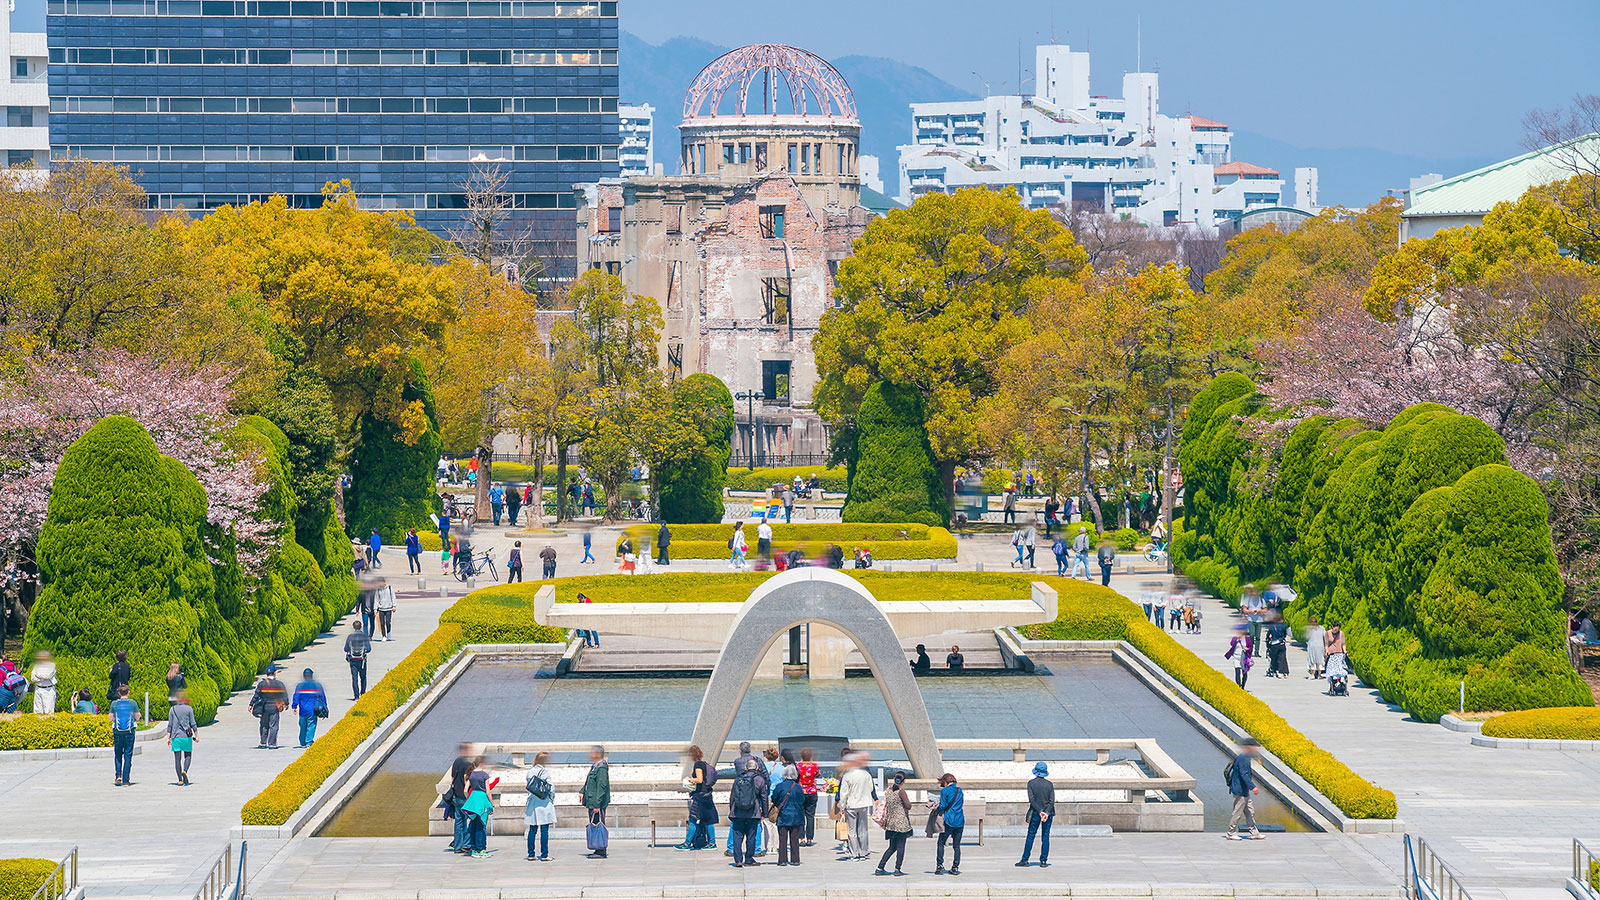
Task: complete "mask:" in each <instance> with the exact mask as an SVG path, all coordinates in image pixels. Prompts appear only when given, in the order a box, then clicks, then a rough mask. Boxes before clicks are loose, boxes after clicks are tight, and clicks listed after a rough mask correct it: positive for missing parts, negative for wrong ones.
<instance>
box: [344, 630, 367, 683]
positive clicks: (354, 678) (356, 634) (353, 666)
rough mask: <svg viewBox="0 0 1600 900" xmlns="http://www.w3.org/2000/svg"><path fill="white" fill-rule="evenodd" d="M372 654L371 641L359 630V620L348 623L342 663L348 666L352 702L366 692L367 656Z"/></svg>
mask: <svg viewBox="0 0 1600 900" xmlns="http://www.w3.org/2000/svg"><path fill="white" fill-rule="evenodd" d="M371 652H372V640H371V639H370V638H368V637H367V633H366V632H365V631H363V630H362V629H361V622H360V620H359V619H358V620H356V621H354V622H351V623H350V633H349V634H348V635H345V639H344V661H345V662H347V663H349V664H350V693H351V694H354V695H355V696H353V697H351V698H350V699H352V700H360V699H361V695H362V694H365V693H366V692H367V655H368V654H370V653H371Z"/></svg>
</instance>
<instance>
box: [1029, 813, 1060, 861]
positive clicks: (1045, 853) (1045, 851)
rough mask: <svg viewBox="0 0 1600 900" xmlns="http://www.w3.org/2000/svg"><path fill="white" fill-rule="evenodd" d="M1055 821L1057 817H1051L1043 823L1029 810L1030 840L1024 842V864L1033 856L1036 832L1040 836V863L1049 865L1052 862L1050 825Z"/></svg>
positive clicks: (1037, 815)
mask: <svg viewBox="0 0 1600 900" xmlns="http://www.w3.org/2000/svg"><path fill="white" fill-rule="evenodd" d="M1055 820H1056V819H1055V816H1051V817H1050V818H1048V819H1045V820H1044V821H1042V822H1041V821H1039V814H1038V813H1037V812H1035V811H1033V810H1031V809H1030V810H1028V839H1027V840H1025V841H1023V842H1022V861H1023V862H1027V861H1028V857H1029V856H1031V855H1033V835H1034V833H1035V832H1037V833H1038V834H1039V862H1040V863H1047V862H1049V861H1050V825H1051V823H1053V822H1055Z"/></svg>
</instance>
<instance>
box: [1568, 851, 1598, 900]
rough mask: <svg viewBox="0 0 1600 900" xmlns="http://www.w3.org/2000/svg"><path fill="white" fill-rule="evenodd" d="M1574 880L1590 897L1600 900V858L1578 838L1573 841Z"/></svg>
mask: <svg viewBox="0 0 1600 900" xmlns="http://www.w3.org/2000/svg"><path fill="white" fill-rule="evenodd" d="M1572 880H1573V881H1574V882H1575V883H1576V884H1577V885H1578V887H1580V888H1582V889H1583V890H1584V891H1586V892H1587V893H1588V894H1589V896H1590V897H1594V898H1596V900H1600V857H1597V856H1595V854H1594V851H1593V850H1590V849H1589V845H1588V844H1585V843H1584V842H1583V841H1580V840H1578V839H1577V838H1573V839H1572Z"/></svg>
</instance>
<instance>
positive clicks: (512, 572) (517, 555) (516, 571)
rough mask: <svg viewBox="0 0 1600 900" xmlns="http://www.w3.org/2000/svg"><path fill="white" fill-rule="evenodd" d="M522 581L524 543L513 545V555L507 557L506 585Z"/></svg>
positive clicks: (519, 542) (518, 542)
mask: <svg viewBox="0 0 1600 900" xmlns="http://www.w3.org/2000/svg"><path fill="white" fill-rule="evenodd" d="M521 580H522V542H521V541H517V542H515V543H513V544H512V545H511V555H509V556H507V557H506V584H510V583H512V582H513V581H521Z"/></svg>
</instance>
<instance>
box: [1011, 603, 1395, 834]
mask: <svg viewBox="0 0 1600 900" xmlns="http://www.w3.org/2000/svg"><path fill="white" fill-rule="evenodd" d="M1042 580H1043V581H1045V582H1047V583H1049V584H1050V585H1051V586H1052V587H1054V588H1055V589H1056V596H1057V597H1058V599H1059V601H1060V615H1058V616H1057V618H1056V620H1055V621H1054V622H1049V623H1046V624H1043V625H1035V626H1032V627H1031V628H1029V629H1027V631H1028V632H1029V634H1030V636H1032V637H1035V638H1039V639H1043V640H1126V641H1127V642H1128V643H1130V644H1132V645H1133V646H1134V647H1136V648H1138V650H1139V651H1140V652H1142V653H1143V654H1145V655H1146V656H1148V657H1150V659H1151V660H1153V661H1154V662H1155V663H1156V664H1157V665H1159V666H1161V668H1163V669H1165V670H1166V671H1167V673H1168V674H1170V675H1172V676H1173V677H1174V678H1176V679H1178V681H1180V682H1182V683H1183V685H1184V686H1185V687H1187V688H1188V689H1189V690H1191V691H1194V692H1195V694H1196V695H1198V696H1199V697H1200V698H1201V699H1202V700H1204V701H1206V702H1207V703H1209V704H1211V705H1212V706H1214V707H1216V709H1217V711H1218V712H1221V713H1222V714H1223V715H1225V716H1227V717H1228V718H1230V719H1232V720H1233V721H1234V723H1236V724H1237V725H1238V726H1239V727H1241V728H1243V729H1244V730H1245V731H1247V732H1249V733H1250V735H1251V736H1252V737H1254V738H1256V739H1257V740H1259V741H1260V742H1261V744H1262V746H1264V747H1266V748H1267V749H1268V750H1270V751H1272V753H1273V755H1275V756H1277V757H1278V758H1279V759H1281V760H1283V762H1284V764H1285V765H1287V766H1289V767H1290V768H1291V769H1294V770H1295V771H1296V772H1298V773H1299V774H1300V777H1302V778H1304V779H1305V780H1306V781H1308V782H1310V783H1311V785H1312V786H1313V787H1315V788H1316V789H1317V790H1319V791H1321V792H1322V794H1323V795H1324V796H1326V797H1327V798H1328V799H1329V800H1332V801H1333V802H1334V804H1335V805H1337V806H1338V807H1339V809H1340V810H1342V811H1343V812H1344V814H1345V815H1347V816H1349V817H1351V818H1352V819H1392V818H1394V817H1395V815H1396V812H1397V807H1396V802H1395V796H1394V794H1393V793H1391V792H1389V791H1386V790H1384V789H1383V788H1380V787H1378V786H1377V785H1374V784H1373V783H1372V782H1370V781H1367V780H1366V779H1364V778H1362V777H1361V776H1359V775H1357V774H1356V773H1355V772H1353V771H1351V770H1350V768H1349V767H1348V766H1346V765H1344V764H1343V763H1341V762H1339V761H1338V760H1337V759H1334V757H1333V756H1332V755H1331V754H1329V753H1328V752H1327V751H1325V750H1322V749H1320V748H1318V747H1317V745H1316V744H1313V743H1312V742H1311V740H1310V739H1309V738H1307V737H1306V736H1305V735H1303V734H1301V733H1300V732H1299V731H1297V730H1295V728H1294V727H1293V726H1291V725H1290V724H1289V723H1288V722H1286V721H1284V719H1283V717H1282V716H1279V715H1278V714H1277V713H1275V712H1273V711H1272V708H1271V707H1269V706H1267V704H1265V703H1263V702H1261V701H1260V700H1258V699H1257V698H1256V697H1254V696H1252V695H1251V694H1249V693H1248V692H1246V691H1245V690H1244V689H1243V688H1241V687H1239V686H1238V685H1237V684H1235V683H1234V682H1233V680H1232V679H1230V678H1229V677H1228V676H1226V675H1224V674H1222V673H1221V672H1219V671H1217V670H1216V669H1215V668H1213V667H1211V666H1210V665H1207V664H1206V663H1205V662H1204V661H1203V660H1201V659H1200V658H1199V657H1198V656H1195V655H1194V653H1192V652H1190V650H1189V649H1188V648H1186V647H1184V646H1183V645H1182V644H1180V643H1178V642H1177V641H1176V640H1174V639H1173V638H1172V637H1171V636H1170V635H1168V634H1167V633H1166V632H1165V631H1163V630H1161V629H1159V628H1157V627H1155V626H1154V625H1152V624H1150V622H1149V621H1147V620H1146V619H1145V617H1144V613H1143V611H1142V610H1141V609H1139V607H1138V606H1136V605H1135V604H1134V603H1133V601H1131V600H1128V599H1127V598H1125V597H1123V596H1122V595H1121V594H1118V593H1116V592H1115V591H1112V590H1111V589H1109V588H1103V587H1100V586H1099V585H1093V584H1087V583H1085V582H1081V581H1076V580H1074V579H1068V578H1056V577H1053V576H1050V577H1046V578H1044V579H1042Z"/></svg>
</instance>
